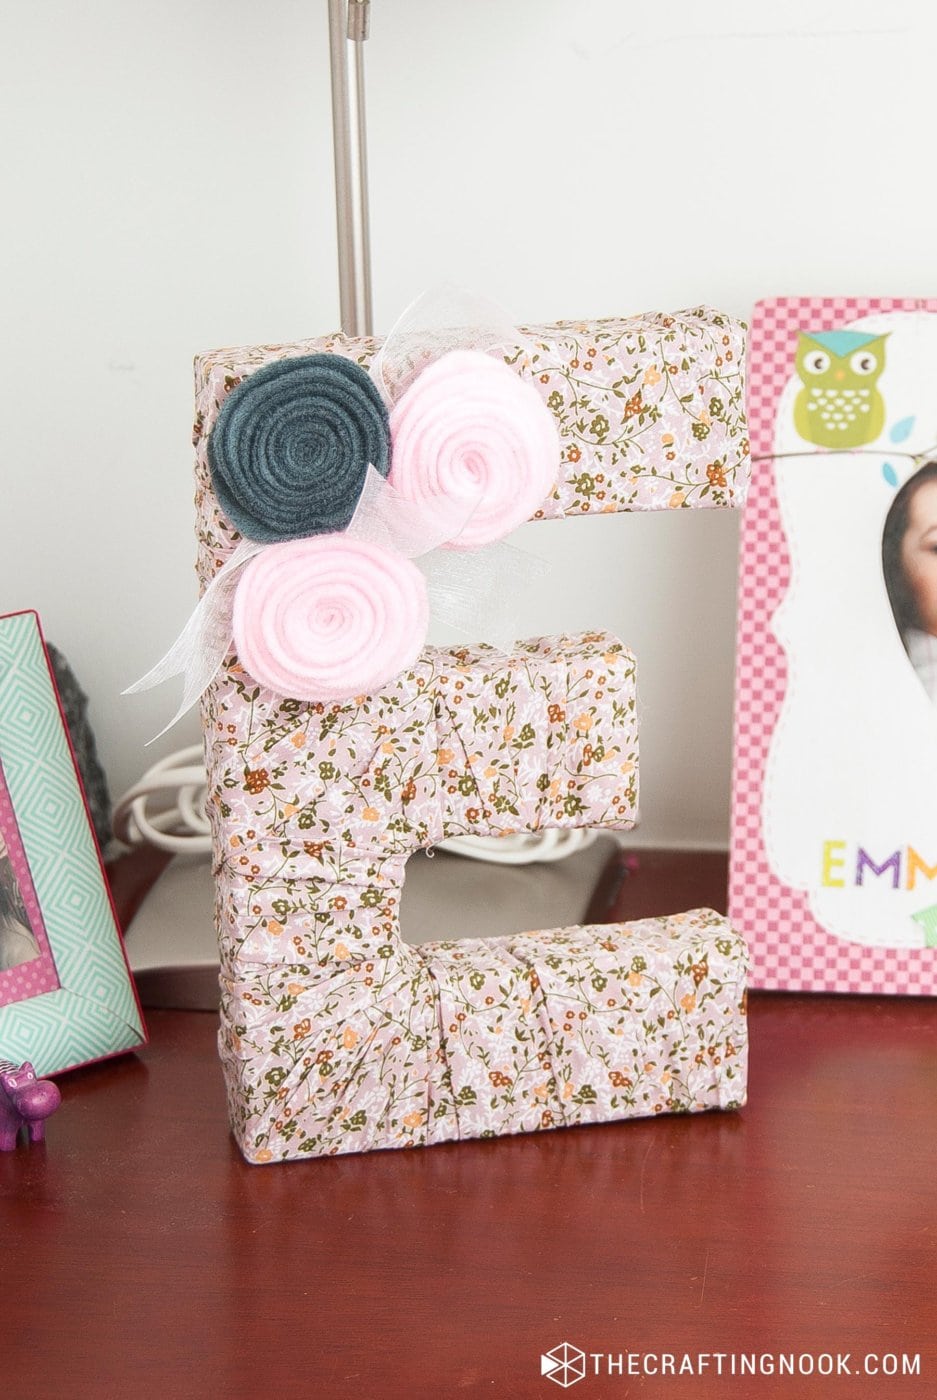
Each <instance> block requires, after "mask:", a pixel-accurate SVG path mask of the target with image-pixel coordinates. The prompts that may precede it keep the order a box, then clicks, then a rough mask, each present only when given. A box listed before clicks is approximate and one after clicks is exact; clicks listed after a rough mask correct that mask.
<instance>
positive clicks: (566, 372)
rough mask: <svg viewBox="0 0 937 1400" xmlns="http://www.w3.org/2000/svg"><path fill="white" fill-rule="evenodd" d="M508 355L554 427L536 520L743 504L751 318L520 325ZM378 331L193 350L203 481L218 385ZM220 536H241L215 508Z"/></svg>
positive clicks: (709, 315)
mask: <svg viewBox="0 0 937 1400" xmlns="http://www.w3.org/2000/svg"><path fill="white" fill-rule="evenodd" d="M520 331H521V334H522V336H523V337H524V338H525V343H524V345H523V347H521V346H518V347H517V348H515V349H511V350H508V351H506V352H505V354H504V359H505V361H506V362H507V363H508V364H510V365H511V366H512V367H513V368H514V369H515V370H516V371H517V373H518V374H519V375H521V377H522V378H524V379H527V380H529V381H530V383H531V384H533V385H534V387H535V388H536V389H537V391H538V392H539V393H540V395H541V396H542V398H543V400H544V402H545V403H546V405H547V407H548V408H549V409H550V410H551V411H552V413H553V415H554V418H555V420H556V425H557V428H558V431H559V434H560V440H561V445H562V460H561V467H560V472H561V475H560V479H559V481H558V483H557V485H556V487H555V489H554V490H553V492H552V494H551V495H550V496H549V497H548V498H547V499H546V500H545V501H544V503H543V505H542V506H541V507H540V509H539V510H537V511H535V512H534V516H533V518H534V519H537V520H539V519H544V520H546V519H556V518H558V517H561V516H565V515H590V514H600V513H603V512H605V513H610V512H611V513H614V512H616V511H632V510H637V511H640V510H664V509H668V508H669V509H674V508H681V507H702V508H706V507H712V506H734V507H741V506H742V505H744V504H745V496H746V493H747V490H748V482H749V476H750V473H751V460H750V457H749V443H748V426H747V421H746V416H745V336H746V331H747V326H746V325H745V323H744V322H742V321H737V320H734V319H733V318H732V317H730V316H727V315H724V314H722V313H720V312H718V311H713V310H712V309H710V308H709V307H696V308H694V309H692V310H689V311H675V312H673V313H672V314H670V315H664V314H661V313H658V312H653V313H647V314H645V315H641V316H629V317H609V318H607V319H604V320H597V321H561V322H558V323H556V324H555V325H549V326H546V325H545V326H522V327H520ZM379 348H380V341H379V340H377V339H374V338H370V337H368V338H351V337H348V336H345V335H343V334H341V333H340V332H338V333H335V334H332V335H327V336H320V337H318V338H316V339H313V340H303V341H297V342H295V343H293V344H290V345H255V346H243V347H240V348H236V349H227V350H215V351H210V352H208V353H207V354H204V355H200V356H198V358H197V359H196V361H195V381H196V416H195V442H196V446H197V448H198V461H199V481H200V483H201V484H202V486H203V487H204V483H205V482H206V481H207V476H208V465H207V458H206V456H205V440H206V438H207V435H208V433H210V431H211V428H212V426H213V424H214V421H215V418H216V417H217V414H218V408H219V405H220V404H221V402H222V401H223V399H224V397H225V395H226V394H227V393H229V392H230V390H231V389H233V388H234V386H235V385H236V384H238V383H240V381H241V379H243V378H244V377H245V375H248V374H251V373H252V372H253V371H254V370H256V369H259V368H260V366H261V365H266V364H269V363H271V362H272V361H274V360H280V359H285V358H287V357H289V356H294V355H312V354H318V353H322V352H327V351H331V352H334V353H335V354H339V355H344V356H346V357H348V358H349V359H353V360H355V361H356V362H357V363H358V364H360V365H362V366H363V367H364V368H365V369H367V368H368V366H369V365H370V363H371V361H372V360H373V358H374V356H375V355H376V353H377V351H378V349H379ZM214 514H215V516H216V519H215V522H214V530H215V533H216V534H217V535H218V537H219V539H224V538H225V537H227V536H231V535H233V538H234V539H235V540H236V539H237V538H239V537H238V536H237V534H236V532H234V531H233V527H232V526H231V525H230V522H228V521H226V520H225V518H224V516H223V515H222V514H221V512H220V511H218V510H217V507H215V511H214Z"/></svg>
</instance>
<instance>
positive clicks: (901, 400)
mask: <svg viewBox="0 0 937 1400" xmlns="http://www.w3.org/2000/svg"><path fill="white" fill-rule="evenodd" d="M935 383H937V301H935V300H932V299H931V300H925V299H919V298H872V297H864V298H850V297H781V298H775V299H772V300H769V301H763V302H761V303H759V304H758V306H757V307H756V309H755V314H754V317H753V320H752V329H751V337H750V345H749V388H748V394H749V426H750V431H751V445H752V459H753V472H752V482H751V487H750V491H749V496H748V501H747V505H746V511H745V515H744V518H743V522H742V541H741V567H740V582H739V611H738V645H737V660H736V724H735V752H734V764H733V815H732V844H731V861H730V894H729V917H730V919H731V920H732V922H733V925H734V926H735V927H736V928H737V929H738V930H739V931H740V932H741V933H742V934H744V935H745V936H746V938H747V939H748V942H749V945H750V948H751V954H752V975H751V985H752V986H753V987H756V988H764V989H768V990H782V991H817V992H864V993H872V994H882V993H885V994H894V995H918V996H920V995H934V994H935V993H937V848H935V845H934V840H933V827H934V820H933V819H934V799H933V793H934V791H935V790H937V712H935V694H937V692H935V691H934V688H933V687H932V686H931V684H930V673H929V661H928V657H929V653H930V650H931V649H932V648H933V650H934V651H935V653H937V636H935V628H934V626H933V619H931V621H929V622H926V623H925V622H924V621H922V620H921V617H920V616H917V614H916V613H915V616H914V617H912V618H910V621H909V616H910V615H909V614H908V607H909V605H910V601H911V599H910V594H911V593H912V592H914V591H916V590H917V589H918V584H914V586H913V588H912V586H911V581H909V578H906V577H905V573H906V570H905V564H904V563H902V559H904V557H905V553H904V552H905V548H906V543H905V542H908V541H910V538H911V537H910V536H909V535H908V533H907V530H908V521H907V518H906V517H907V515H908V511H907V504H908V501H909V499H914V500H917V501H919V502H923V501H924V500H925V499H930V498H934V499H937V485H935V484H934V483H933V482H931V481H930V478H931V477H932V476H937V468H934V467H933V465H932V463H933V462H934V460H935V459H937V395H935V394H934V388H933V386H934V384H935ZM922 484H923V485H924V486H925V487H926V492H928V493H929V497H928V496H927V495H926V494H925V496H920V495H918V494H917V493H918V492H919V491H920V487H921V485H922ZM931 504H933V500H931ZM902 512H903V514H902ZM899 517H901V519H900V520H899ZM918 534H919V535H920V538H918V537H917V536H915V540H916V545H915V548H916V549H917V551H918V554H919V555H920V557H921V558H924V557H925V556H926V558H928V559H930V558H932V557H933V546H934V542H935V541H937V514H935V517H934V519H933V520H930V521H928V522H925V523H924V526H922V527H921V529H920V530H919V532H918ZM899 537H900V538H899ZM907 547H908V548H910V544H908V546H907ZM919 562H920V560H918V564H919ZM914 567H918V565H917V564H915V565H914ZM922 577H923V575H922ZM920 587H921V588H923V587H924V585H923V583H921V584H920ZM928 606H929V605H927V606H925V605H924V604H922V607H924V611H925V612H926V611H927V608H928ZM912 611H914V610H913V609H912ZM922 652H923V653H925V654H924V655H923V656H922V655H921V653H922Z"/></svg>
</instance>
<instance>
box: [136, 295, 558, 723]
mask: <svg viewBox="0 0 937 1400" xmlns="http://www.w3.org/2000/svg"><path fill="white" fill-rule="evenodd" d="M526 344H527V341H526V339H525V337H524V336H522V335H521V334H520V333H519V332H518V330H517V327H516V326H515V324H514V323H513V321H512V320H511V318H510V317H509V316H508V314H507V312H505V311H504V309H503V308H502V307H501V306H499V305H498V304H497V303H496V302H494V301H492V300H491V299H490V298H488V297H483V296H479V295H477V294H476V293H473V292H466V291H464V290H462V289H460V288H458V287H455V286H451V285H446V286H443V287H440V288H438V289H436V290H434V291H430V292H426V293H424V294H423V295H422V296H419V297H417V298H416V300H415V301H413V302H412V303H411V304H410V306H408V307H407V309H406V310H405V311H404V312H403V313H402V315H401V316H399V317H398V319H397V321H396V322H395V324H394V326H393V327H392V329H391V331H390V334H389V335H388V336H387V338H386V339H385V341H384V344H383V346H382V348H381V350H380V351H379V352H378V354H377V355H376V357H375V359H374V360H373V361H372V364H371V368H370V374H371V377H372V379H373V380H374V383H375V384H376V385H377V387H378V389H379V390H380V392H381V394H382V396H383V397H384V399H385V401H386V402H387V403H388V405H390V406H393V405H394V404H395V403H396V402H397V401H398V400H399V399H400V398H401V396H402V395H403V394H404V393H405V392H406V390H407V389H408V388H409V387H410V385H411V384H412V383H413V381H414V380H415V379H416V378H417V376H418V375H419V374H420V373H421V372H422V371H423V370H424V369H425V368H426V367H427V366H428V365H429V364H431V363H432V362H434V361H437V360H439V359H440V358H441V357H442V356H443V355H445V354H447V353H448V352H449V351H452V350H474V351H480V352H482V353H489V352H490V353H493V354H495V353H496V352H499V351H500V352H504V351H509V352H511V351H517V350H522V349H523V348H524V346H525V345H526ZM482 508H483V501H482V494H481V490H479V493H478V494H472V493H471V492H469V494H466V493H465V492H464V491H462V492H459V493H458V494H455V495H447V494H435V493H432V492H429V493H426V494H424V495H423V496H422V499H420V500H419V502H415V501H414V500H412V499H410V498H408V497H406V496H404V495H403V494H402V493H401V492H400V491H398V490H397V489H395V487H394V486H393V485H391V484H390V482H388V481H386V480H385V479H384V478H383V477H382V476H381V475H380V473H379V472H377V471H376V470H375V469H374V468H373V467H369V468H368V471H367V474H366V477H365V484H364V489H363V490H362V493H361V496H360V498H359V501H358V504H357V506H356V508H355V513H354V516H353V517H352V520H351V522H350V524H349V525H348V527H347V529H346V530H345V531H343V532H342V533H343V535H344V536H347V537H350V538H352V539H356V540H360V541H364V542H367V543H369V544H373V545H376V546H378V547H379V548H381V549H384V550H387V551H389V552H391V553H396V554H398V555H402V556H403V557H404V558H407V559H420V561H421V562H420V566H419V567H420V569H421V571H422V573H423V574H424V577H425V579H426V585H427V593H428V597H429V604H430V610H431V614H432V617H433V618H434V620H436V621H437V622H440V623H442V624H443V625H444V626H447V627H450V628H452V629H454V630H455V631H456V632H458V633H459V634H464V635H466V636H467V637H469V638H472V637H475V636H477V634H478V632H479V630H481V631H483V632H484V633H485V635H486V639H487V640H488V641H490V642H492V643H493V644H494V645H496V646H502V647H505V648H508V647H510V646H511V644H512V643H513V642H514V640H515V636H516V634H515V632H514V631H513V626H514V619H515V617H516V615H517V602H518V599H519V597H520V595H521V594H522V593H523V592H524V591H525V589H527V588H529V587H530V586H531V585H532V584H534V583H535V582H536V581H537V580H538V579H539V578H540V577H541V576H542V574H543V573H544V572H545V571H546V565H545V563H544V561H543V560H542V559H538V558H537V557H536V556H534V555H531V554H529V553H527V552H526V551H524V550H519V549H516V548H515V547H513V546H511V545H507V544H504V543H496V544H490V545H487V546H485V547H484V548H480V549H479V548H467V549H465V550H460V552H458V553H454V552H453V551H452V549H451V548H445V546H451V545H452V544H453V542H456V543H457V542H458V540H459V536H460V535H462V533H463V531H466V527H468V526H469V523H470V522H471V520H472V517H473V515H474V514H475V513H476V511H479V510H480V509H482ZM469 533H470V532H469ZM273 547H274V546H269V545H263V544H258V543H256V542H253V541H250V540H242V541H241V543H240V544H239V545H238V547H237V549H236V550H235V551H234V553H233V554H232V555H231V557H230V558H229V559H228V560H227V561H226V563H225V564H224V566H223V567H222V568H221V569H220V570H219V572H218V573H217V574H216V576H215V577H214V578H213V579H212V581H211V583H210V584H209V586H208V588H207V589H206V590H205V592H204V594H203V595H202V597H201V599H200V601H199V603H198V605H197V606H196V608H195V610H194V612H193V613H192V615H191V616H190V618H189V620H188V622H187V623H186V625H185V627H184V628H183V630H182V632H181V633H180V635H179V637H178V638H177V639H176V641H175V642H174V643H173V645H172V646H171V647H170V649H169V651H168V652H167V653H166V655H165V656H163V657H162V659H161V660H160V661H158V662H157V663H156V665H155V666H154V667H153V668H152V669H151V670H150V671H148V672H147V674H146V675H145V676H142V677H141V678H140V680H138V681H136V682H134V684H133V685H131V686H128V687H127V689H126V690H125V691H124V692H123V693H124V694H125V695H135V694H139V693H140V692H141V691H144V690H150V689H152V688H153V687H154V686H157V685H161V684H162V682H163V681H166V680H169V679H171V678H172V677H173V676H176V675H181V676H183V677H184V682H183V693H182V698H181V700H180V702H179V707H178V709H177V710H176V713H175V714H174V715H173V717H172V719H171V720H170V721H169V723H168V724H167V725H165V726H164V728H163V729H161V730H160V732H159V734H157V735H155V736H154V739H151V740H150V741H149V742H150V743H153V742H155V740H156V739H159V738H161V737H162V735H163V734H165V733H166V731H167V730H169V729H171V728H172V726H173V725H174V724H176V723H177V722H178V720H179V719H181V718H182V716H183V715H184V714H185V713H186V712H187V711H188V710H189V709H190V708H191V707H192V706H193V705H194V704H195V703H196V701H197V700H198V698H199V696H200V695H201V694H202V693H203V691H205V690H206V689H207V687H208V686H209V685H210V684H211V682H212V681H213V680H214V678H215V677H216V676H217V674H218V672H219V671H220V669H221V667H222V665H223V663H224V660H225V657H226V656H227V655H228V653H229V651H230V650H231V645H232V611H233V605H234V595H235V593H236V591H237V587H238V583H239V581H240V577H241V573H242V571H243V568H244V566H245V565H246V564H247V563H248V562H249V561H250V560H251V559H252V558H254V556H255V555H257V554H258V553H260V552H261V550H263V549H264V548H273Z"/></svg>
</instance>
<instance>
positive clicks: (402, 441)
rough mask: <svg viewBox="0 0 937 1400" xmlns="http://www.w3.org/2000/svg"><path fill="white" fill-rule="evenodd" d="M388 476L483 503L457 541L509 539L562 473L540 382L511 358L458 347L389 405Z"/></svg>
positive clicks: (429, 492) (425, 499) (413, 494)
mask: <svg viewBox="0 0 937 1400" xmlns="http://www.w3.org/2000/svg"><path fill="white" fill-rule="evenodd" d="M390 433H391V442H392V444H393V464H392V467H391V473H390V476H389V478H388V480H389V481H390V482H391V483H392V485H393V486H395V487H396V488H397V490H398V491H399V492H400V493H401V494H402V495H404V496H406V497H408V498H409V499H410V500H412V501H414V502H417V503H420V504H421V505H424V506H426V507H431V504H432V498H433V497H437V498H438V497H439V496H440V495H441V496H443V497H444V498H448V497H452V498H455V499H458V500H463V501H466V502H468V503H470V504H471V503H474V505H473V508H472V510H471V515H470V517H469V520H468V524H467V525H466V526H465V527H464V528H463V530H462V532H461V533H460V534H459V536H458V538H457V539H456V540H454V541H452V542H451V543H452V546H453V547H454V548H466V549H471V548H475V547H476V546H478V545H483V544H490V543H491V542H492V541H493V540H498V539H501V538H502V536H504V535H506V534H507V533H508V532H509V531H510V530H513V529H514V528H515V527H516V526H518V525H522V524H523V523H524V521H525V520H529V519H530V517H531V516H532V515H533V513H534V511H535V510H537V508H538V507H539V506H541V505H542V504H543V502H544V500H545V498H546V497H547V496H548V495H549V493H550V490H551V488H552V487H553V485H554V482H555V481H556V476H557V471H558V469H559V464H560V442H559V436H558V434H557V430H556V423H555V420H554V418H553V414H552V413H551V412H550V410H549V409H548V408H547V406H546V404H545V403H544V402H543V400H542V399H541V398H540V396H539V394H538V393H537V391H536V389H534V387H533V385H531V384H528V383H527V382H526V381H525V380H523V379H521V378H520V377H519V376H518V375H517V374H516V373H515V372H514V370H512V369H511V368H510V367H509V366H508V365H506V364H505V363H504V361H503V360H496V359H494V358H492V357H491V356H490V355H485V354H482V353H481V352H479V351H475V350H453V351H451V352H450V353H449V354H446V355H443V356H441V358H440V359H438V360H437V361H436V362H435V363H434V364H432V365H430V366H429V368H428V369H425V370H424V371H423V373H422V374H421V375H420V376H419V378H417V379H416V380H414V382H413V383H412V384H411V385H410V387H409V389H407V390H406V392H405V393H404V394H403V395H402V397H401V398H400V399H399V400H398V402H397V403H396V404H395V406H394V408H393V409H392V410H391V415H390Z"/></svg>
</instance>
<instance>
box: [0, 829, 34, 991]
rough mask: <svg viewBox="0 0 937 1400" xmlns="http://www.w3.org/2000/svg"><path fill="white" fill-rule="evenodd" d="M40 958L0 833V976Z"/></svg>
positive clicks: (0, 833)
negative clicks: (12, 968)
mask: <svg viewBox="0 0 937 1400" xmlns="http://www.w3.org/2000/svg"><path fill="white" fill-rule="evenodd" d="M38 957H39V945H38V943H37V942H36V939H35V937H34V935H33V932H32V929H31V928H30V926H29V917H28V915H27V913H26V909H25V906H24V904H23V896H22V894H21V892H20V887H19V883H18V882H17V879H16V875H15V873H14V870H13V865H12V862H11V861H10V857H9V854H8V852H7V848H6V842H5V841H4V839H3V833H2V832H0V972H6V971H7V970H8V969H9V968H11V967H19V966H20V964H21V963H25V962H30V961H31V960H32V959H33V958H38Z"/></svg>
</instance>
